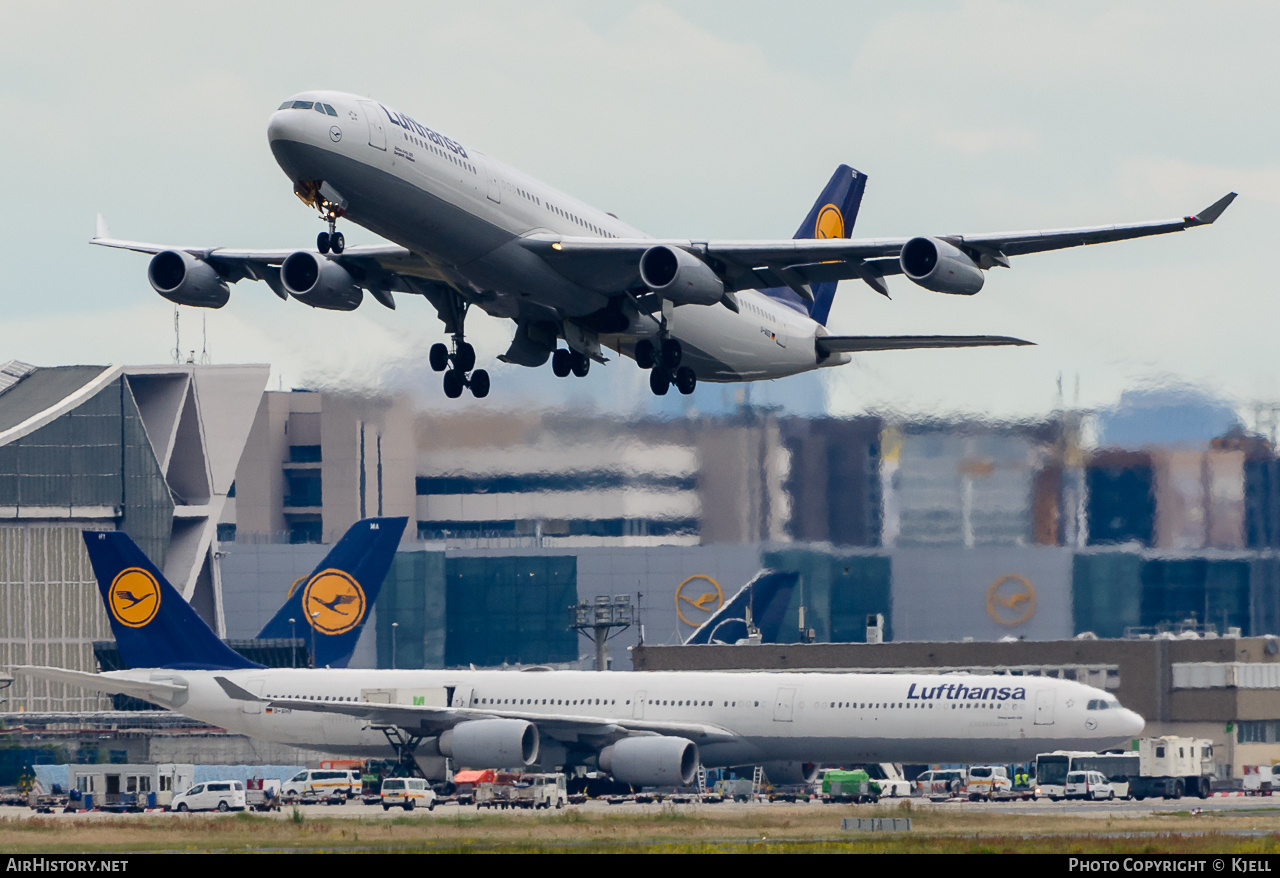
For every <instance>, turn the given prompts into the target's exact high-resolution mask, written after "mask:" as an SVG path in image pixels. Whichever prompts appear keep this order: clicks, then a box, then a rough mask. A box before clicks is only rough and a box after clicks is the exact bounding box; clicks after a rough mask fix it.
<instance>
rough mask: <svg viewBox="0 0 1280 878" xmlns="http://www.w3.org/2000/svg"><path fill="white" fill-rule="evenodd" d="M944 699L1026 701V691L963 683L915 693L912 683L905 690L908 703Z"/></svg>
mask: <svg viewBox="0 0 1280 878" xmlns="http://www.w3.org/2000/svg"><path fill="white" fill-rule="evenodd" d="M935 698H937V699H945V700H947V701H957V700H960V701H964V700H972V701H1010V700H1012V701H1026V700H1027V690H1026V688H1025V687H1023V686H999V687H996V686H987V687H985V688H984V687H982V686H966V685H964V684H963V683H947V684H945V685H942V686H921V687H920V688H919V691H916V684H915V683H912V684H911V688H909V689H908V690H907V700H908V701H921V700H931V699H935Z"/></svg>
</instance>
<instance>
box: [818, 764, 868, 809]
mask: <svg viewBox="0 0 1280 878" xmlns="http://www.w3.org/2000/svg"><path fill="white" fill-rule="evenodd" d="M822 801H824V802H826V803H828V804H831V803H835V802H855V803H859V804H861V803H866V802H878V801H880V784H879V783H877V782H876V781H874V780H872V779H871V775H869V774H867V772H866V771H864V770H862V769H861V768H855V769H853V770H852V771H846V770H844V769H840V768H833V769H830V770H828V771H827V772H826V773H825V774H823V775H822Z"/></svg>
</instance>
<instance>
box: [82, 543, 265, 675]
mask: <svg viewBox="0 0 1280 878" xmlns="http://www.w3.org/2000/svg"><path fill="white" fill-rule="evenodd" d="M83 536H84V545H85V548H86V549H87V550H88V551H89V561H90V563H91V564H92V565H93V575H94V576H95V577H97V580H98V590H99V591H100V592H101V593H102V602H103V603H104V604H105V605H106V608H107V618H108V619H109V620H110V622H111V630H112V632H114V633H115V636H116V646H117V647H118V648H119V650H120V658H121V659H123V660H124V662H125V664H127V665H128V666H129V667H131V668H174V669H181V670H230V669H233V668H260V667H262V666H261V665H258V664H255V663H253V662H251V661H249V660H248V659H246V658H245V657H244V656H242V655H240V654H239V653H238V652H236V651H235V650H233V649H231V648H230V647H229V646H227V645H226V644H225V643H223V642H222V641H221V640H219V639H218V635H217V634H214V633H213V631H212V630H211V629H210V628H209V626H208V625H206V624H205V622H204V620H203V619H201V618H200V616H199V615H198V614H197V613H196V611H195V610H194V609H192V608H191V605H190V604H188V603H187V602H186V601H185V600H183V598H182V595H180V594H179V593H178V590H177V589H176V588H174V587H173V586H172V585H170V584H169V581H168V580H167V579H165V578H164V574H163V573H161V572H160V571H159V570H157V569H156V567H155V565H154V564H152V563H151V560H150V559H149V558H147V556H146V555H145V554H144V553H143V551H142V550H141V549H139V548H138V546H137V545H136V544H135V543H134V542H133V540H131V539H129V537H128V535H126V534H124V533H121V532H120V531H85V532H84V534H83Z"/></svg>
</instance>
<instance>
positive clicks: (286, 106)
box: [276, 101, 293, 110]
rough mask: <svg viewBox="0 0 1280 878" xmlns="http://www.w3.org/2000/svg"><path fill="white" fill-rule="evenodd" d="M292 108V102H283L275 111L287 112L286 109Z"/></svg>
mask: <svg viewBox="0 0 1280 878" xmlns="http://www.w3.org/2000/svg"><path fill="white" fill-rule="evenodd" d="M292 106H293V101H285V102H284V103H283V104H281V105H280V106H278V107H276V109H277V110H287V109H289V108H290V107H292Z"/></svg>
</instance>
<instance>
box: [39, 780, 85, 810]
mask: <svg viewBox="0 0 1280 878" xmlns="http://www.w3.org/2000/svg"><path fill="white" fill-rule="evenodd" d="M76 792H77V793H78V792H79V791H78V790H77V791H76ZM77 798H79V797H78V796H77ZM27 804H28V805H29V806H30V807H31V808H32V809H33V810H34V811H35V812H36V813H37V814H52V813H53V812H54V811H74V810H75V804H74V803H73V801H72V799H71V797H70V796H69V795H67V793H66V792H65V791H64V790H63V789H62V787H60V786H58V785H57V784H54V785H53V789H52V791H51V792H48V793H44V792H36V790H32V791H31V795H30V796H29V797H28V799H27Z"/></svg>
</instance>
